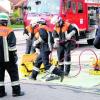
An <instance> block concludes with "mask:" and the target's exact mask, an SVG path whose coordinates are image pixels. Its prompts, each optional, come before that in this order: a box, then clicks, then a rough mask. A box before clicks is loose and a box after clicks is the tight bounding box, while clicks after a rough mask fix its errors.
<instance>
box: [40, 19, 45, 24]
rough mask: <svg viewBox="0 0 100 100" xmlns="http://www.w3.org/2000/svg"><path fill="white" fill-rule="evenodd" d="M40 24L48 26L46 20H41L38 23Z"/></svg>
mask: <svg viewBox="0 0 100 100" xmlns="http://www.w3.org/2000/svg"><path fill="white" fill-rule="evenodd" d="M38 23H39V24H46V19H44V18H40V19H39V21H38Z"/></svg>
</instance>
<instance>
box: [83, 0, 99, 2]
mask: <svg viewBox="0 0 100 100" xmlns="http://www.w3.org/2000/svg"><path fill="white" fill-rule="evenodd" d="M85 3H100V0H85Z"/></svg>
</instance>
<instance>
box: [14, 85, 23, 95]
mask: <svg viewBox="0 0 100 100" xmlns="http://www.w3.org/2000/svg"><path fill="white" fill-rule="evenodd" d="M23 95H24V92H23V91H21V89H20V85H15V86H12V96H13V97H17V96H23Z"/></svg>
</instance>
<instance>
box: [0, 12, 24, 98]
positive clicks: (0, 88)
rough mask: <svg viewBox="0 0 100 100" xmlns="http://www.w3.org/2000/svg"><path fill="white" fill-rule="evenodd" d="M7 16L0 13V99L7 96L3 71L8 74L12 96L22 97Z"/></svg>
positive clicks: (14, 48)
mask: <svg viewBox="0 0 100 100" xmlns="http://www.w3.org/2000/svg"><path fill="white" fill-rule="evenodd" d="M8 19H9V17H8V14H6V13H0V97H4V96H6V95H7V93H6V92H5V85H4V78H5V70H7V72H8V73H9V76H10V79H11V85H12V96H22V95H24V92H21V87H20V84H19V76H18V68H17V67H18V66H17V64H16V62H17V55H16V51H17V50H16V37H15V35H14V32H13V30H12V29H11V28H9V27H7V23H8Z"/></svg>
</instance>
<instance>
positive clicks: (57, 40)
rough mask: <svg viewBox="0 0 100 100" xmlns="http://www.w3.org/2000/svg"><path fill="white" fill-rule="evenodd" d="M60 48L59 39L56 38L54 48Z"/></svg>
mask: <svg viewBox="0 0 100 100" xmlns="http://www.w3.org/2000/svg"><path fill="white" fill-rule="evenodd" d="M58 46H59V38H55V39H54V45H53V47H54V48H57V47H58Z"/></svg>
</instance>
